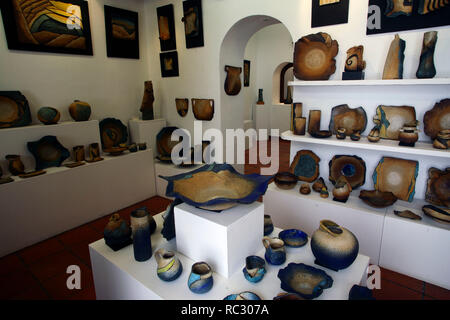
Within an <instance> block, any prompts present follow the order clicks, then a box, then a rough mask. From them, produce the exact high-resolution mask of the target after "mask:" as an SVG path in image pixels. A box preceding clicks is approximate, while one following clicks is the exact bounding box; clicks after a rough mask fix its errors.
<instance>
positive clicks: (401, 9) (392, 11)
mask: <svg viewBox="0 0 450 320" xmlns="http://www.w3.org/2000/svg"><path fill="white" fill-rule="evenodd" d="M412 12H413V1H404V0H386V11H385V12H384V15H385V16H386V17H388V18H395V17H398V16H401V15H404V16H410V15H411V14H412Z"/></svg>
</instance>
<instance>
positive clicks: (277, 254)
mask: <svg viewBox="0 0 450 320" xmlns="http://www.w3.org/2000/svg"><path fill="white" fill-rule="evenodd" d="M262 243H263V245H264V247H265V248H266V253H265V254H264V257H265V258H266V261H267V262H268V263H270V264H272V265H280V264H283V263H284V262H285V261H286V248H285V246H284V241H283V240H281V239H279V238H269V237H264V238H263V239H262Z"/></svg>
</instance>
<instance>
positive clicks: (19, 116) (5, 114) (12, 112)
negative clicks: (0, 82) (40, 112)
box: [0, 91, 31, 129]
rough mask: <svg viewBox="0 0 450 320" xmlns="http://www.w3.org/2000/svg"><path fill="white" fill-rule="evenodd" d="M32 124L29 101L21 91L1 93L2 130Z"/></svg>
mask: <svg viewBox="0 0 450 320" xmlns="http://www.w3.org/2000/svg"><path fill="white" fill-rule="evenodd" d="M29 124H31V112H30V107H29V105H28V100H27V98H25V96H24V95H23V94H22V93H21V92H20V91H0V129H1V128H13V127H23V126H27V125H29Z"/></svg>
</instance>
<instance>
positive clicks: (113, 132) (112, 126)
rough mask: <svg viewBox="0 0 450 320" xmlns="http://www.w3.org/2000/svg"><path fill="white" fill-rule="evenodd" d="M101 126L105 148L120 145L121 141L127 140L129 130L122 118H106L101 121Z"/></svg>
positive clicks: (101, 137) (101, 136) (101, 135)
mask: <svg viewBox="0 0 450 320" xmlns="http://www.w3.org/2000/svg"><path fill="white" fill-rule="evenodd" d="M99 126H100V139H101V143H102V147H103V148H112V147H119V145H120V144H121V143H126V142H127V140H128V130H127V127H126V126H125V125H124V124H123V123H122V121H121V120H119V119H115V118H105V119H103V120H102V121H100V123H99Z"/></svg>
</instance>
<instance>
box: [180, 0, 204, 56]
mask: <svg viewBox="0 0 450 320" xmlns="http://www.w3.org/2000/svg"><path fill="white" fill-rule="evenodd" d="M183 12H184V16H183V19H182V21H183V22H184V34H185V37H186V48H188V49H189V48H196V47H203V46H204V42H203V17H202V1H201V0H186V1H183Z"/></svg>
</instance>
